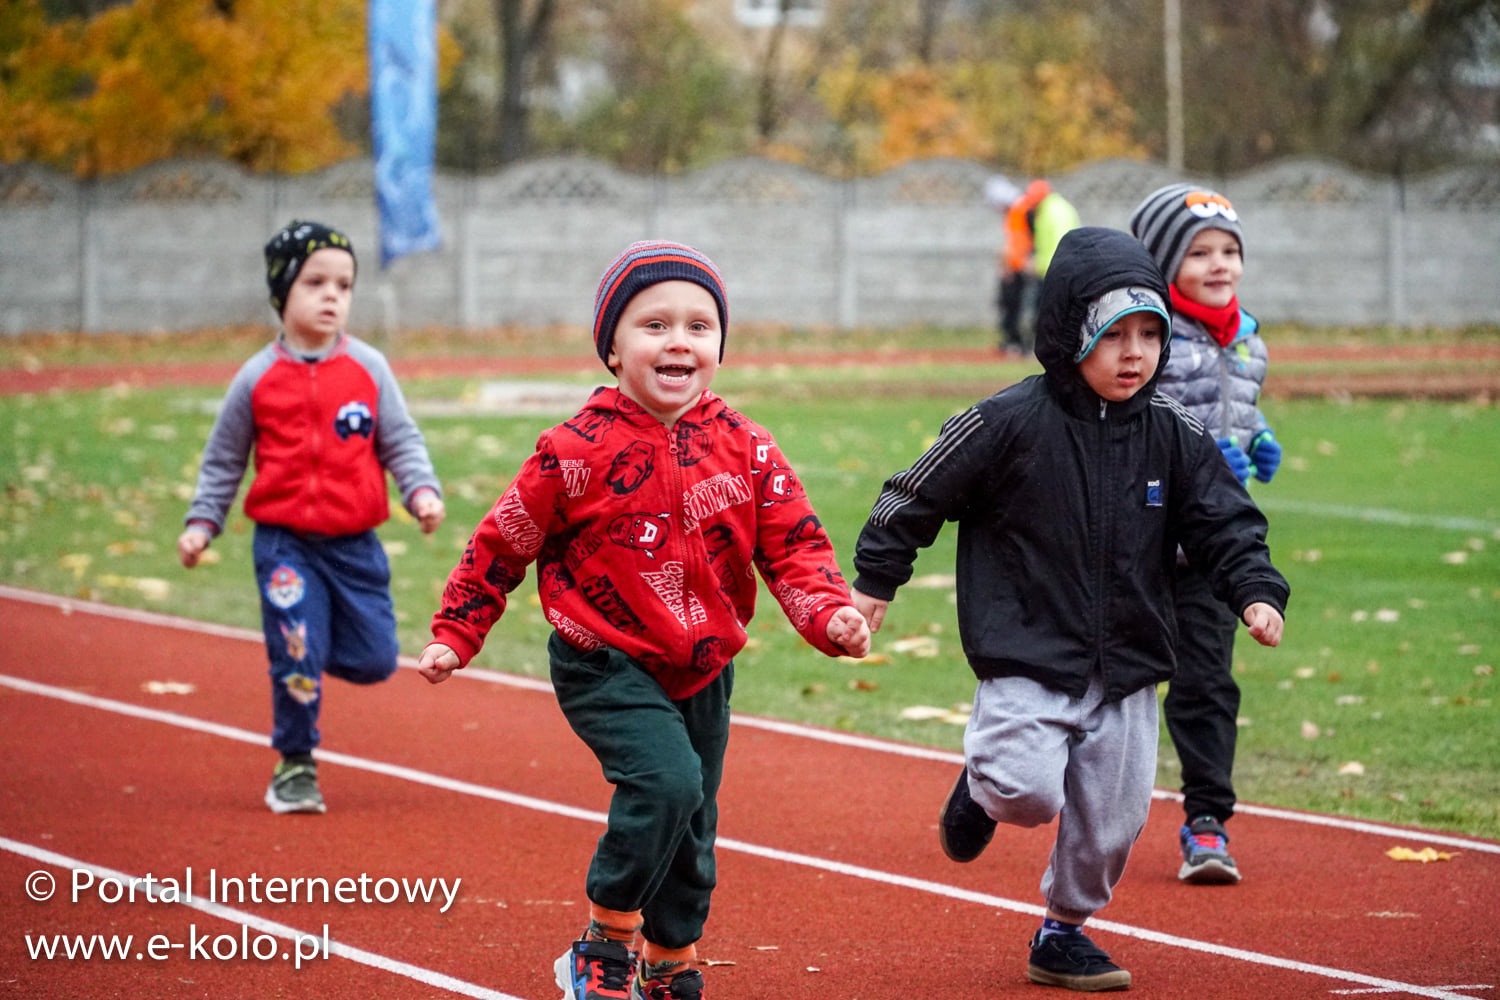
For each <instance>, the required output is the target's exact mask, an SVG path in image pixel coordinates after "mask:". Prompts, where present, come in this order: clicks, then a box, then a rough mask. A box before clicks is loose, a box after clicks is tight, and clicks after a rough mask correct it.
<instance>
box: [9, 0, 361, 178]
mask: <svg viewBox="0 0 1500 1000" xmlns="http://www.w3.org/2000/svg"><path fill="white" fill-rule="evenodd" d="M364 11H365V5H364V2H363V0H218V2H215V0H135V2H134V3H130V4H123V5H117V6H113V7H110V8H109V9H108V10H105V11H103V12H102V13H99V14H97V15H95V16H94V17H92V18H89V19H87V20H85V19H82V18H71V19H68V20H64V21H59V22H56V23H51V24H49V23H48V22H47V20H46V17H45V15H44V12H43V9H42V5H41V3H40V2H39V0H6V2H5V3H0V161H3V162H17V161H22V160H29V161H32V162H37V163H45V164H48V165H50V166H52V167H55V168H57V169H59V170H64V171H67V172H70V173H73V174H75V175H77V176H79V177H97V176H105V175H109V174H116V173H121V172H124V171H128V170H133V169H135V168H137V167H140V166H143V165H145V164H148V163H151V162H154V161H156V160H160V159H163V158H167V157H181V156H204V157H217V158H223V159H227V160H231V161H233V162H235V163H238V164H240V165H242V166H244V167H246V168H248V169H250V170H255V171H276V172H282V173H295V172H299V171H305V170H313V169H317V168H319V167H323V166H326V165H328V164H331V163H335V162H337V161H339V160H342V159H346V158H348V157H349V156H351V155H354V154H355V153H356V152H357V147H356V146H355V145H354V144H353V143H352V142H351V141H350V140H349V139H348V138H346V137H345V136H343V135H341V134H340V133H339V131H338V129H337V128H336V127H335V126H334V125H333V124H332V115H331V113H332V111H333V110H334V109H335V108H336V107H337V106H338V105H339V104H340V102H343V101H345V100H348V99H351V98H358V97H360V96H361V95H363V94H365V93H366V92H367V90H368V73H367V72H366V54H365V13H364Z"/></svg>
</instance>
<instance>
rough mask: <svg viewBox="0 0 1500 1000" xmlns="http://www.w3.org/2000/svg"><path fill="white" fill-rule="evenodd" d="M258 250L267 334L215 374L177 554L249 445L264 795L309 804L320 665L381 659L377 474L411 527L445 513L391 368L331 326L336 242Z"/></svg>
mask: <svg viewBox="0 0 1500 1000" xmlns="http://www.w3.org/2000/svg"><path fill="white" fill-rule="evenodd" d="M265 256H266V283H267V284H268V285H270V288H271V305H272V307H273V308H275V310H276V312H277V313H278V314H279V315H280V316H281V322H282V332H281V335H280V336H278V337H277V338H276V340H275V341H273V342H272V343H271V344H269V345H267V346H266V347H264V348H262V349H261V350H260V351H259V352H258V353H257V354H256V355H255V356H254V357H252V358H251V359H250V360H249V361H247V362H245V364H244V366H243V367H242V368H241V369H240V370H239V373H238V374H237V375H235V377H234V381H233V382H231V383H230V385H229V392H228V393H227V394H226V395H225V397H224V404H223V406H222V407H221V408H220V410H219V416H218V418H217V419H216V420H215V421H214V427H213V431H212V432H210V434H209V437H208V444H207V445H205V447H204V449H203V464H202V466H201V467H200V469H199V472H198V488H197V490H196V492H195V493H194V495H193V502H192V505H191V506H190V507H189V508H188V513H187V528H186V530H184V531H183V532H182V534H181V536H179V537H178V539H177V554H178V557H179V558H180V559H181V560H182V564H183V565H184V566H186V567H188V568H189V569H191V568H192V567H194V566H196V565H198V560H199V559H200V558H201V557H202V555H203V552H204V550H205V549H207V548H208V546H209V543H210V542H211V541H213V539H214V538H215V537H217V536H218V534H219V533H220V532H221V531H223V530H224V520H225V518H226V517H227V516H228V514H229V508H230V506H231V505H232V504H233V503H234V497H235V494H236V493H237V492H238V491H239V488H240V480H241V479H242V478H244V475H245V469H246V467H247V465H248V464H249V461H250V455H251V453H252V452H254V455H255V474H254V481H253V482H252V483H251V484H250V490H249V493H248V494H247V495H246V496H245V515H246V516H247V517H249V518H250V519H251V520H252V521H254V522H255V542H254V558H255V581H256V584H257V586H258V588H259V590H260V610H261V624H262V627H263V629H264V631H265V636H266V654H267V656H268V658H269V659H270V661H271V712H272V717H273V727H272V731H271V745H272V746H273V747H274V748H275V749H277V750H279V751H280V752H281V758H282V759H281V762H280V763H278V764H277V765H276V770H275V772H274V773H273V774H272V776H271V784H270V787H268V788H267V789H266V805H267V806H269V807H270V809H271V811H272V812H276V813H306V812H312V813H321V812H323V811H324V809H325V806H324V803H323V795H322V792H321V791H320V790H319V788H318V771H317V764H316V762H315V761H314V760H313V756H312V752H313V749H314V748H316V747H317V745H318V742H319V740H320V734H319V732H318V715H319V711H320V709H321V708H322V704H323V675H324V674H325V673H326V674H331V675H332V676H334V677H338V678H340V679H341V680H346V681H350V682H352V683H354V684H374V683H376V682H377V681H383V680H385V679H386V678H387V677H389V676H390V675H391V674H392V673H394V672H395V670H396V656H397V653H398V651H399V650H398V647H397V643H396V611H395V607H394V605H393V604H392V602H391V591H390V583H391V568H390V564H389V563H388V562H387V561H386V556H385V550H384V549H383V548H382V547H381V544H380V539H379V538H378V537H376V535H375V527H376V526H377V525H379V524H382V523H384V521H385V520H386V518H387V517H389V516H390V504H389V501H388V500H387V493H386V480H385V476H386V472H387V470H389V472H390V473H391V475H392V476H394V477H395V480H396V486H397V487H398V488H399V489H400V491H401V502H402V503H403V504H404V505H405V506H406V509H407V510H408V511H410V512H411V514H412V516H413V517H415V518H416V519H417V521H418V522H419V523H420V524H421V526H422V530H423V531H424V532H426V533H428V534H431V533H432V532H434V531H436V530H437V528H438V525H440V524H442V523H443V514H444V508H443V499H442V489H441V487H440V486H439V484H438V480H437V477H436V476H435V475H434V474H433V471H432V462H431V461H430V460H429V458H428V457H427V446H426V444H425V443H424V442H423V440H422V433H421V431H419V430H418V429H417V425H416V422H415V421H413V420H412V418H411V414H410V413H409V412H408V411H407V409H406V401H405V399H404V398H403V397H402V395H401V389H400V387H399V386H398V385H397V384H396V379H395V376H394V375H392V374H391V368H390V365H389V364H387V363H386V360H385V357H384V355H382V354H381V353H380V352H379V351H377V350H376V349H375V348H373V347H371V346H370V345H369V344H366V343H364V342H363V341H360V340H356V339H355V338H353V337H351V336H349V335H348V334H347V333H345V332H344V323H345V321H346V320H347V319H348V318H349V307H350V305H351V304H352V302H353V299H354V272H355V262H354V247H353V246H352V245H351V244H350V242H349V238H348V237H347V236H345V235H344V234H343V233H340V232H338V231H337V230H335V229H330V228H329V227H327V226H325V225H322V224H321V223H317V222H300V221H293V222H290V223H288V224H287V226H286V228H284V229H282V230H281V231H280V232H278V233H277V234H276V235H275V236H273V237H271V240H270V242H268V243H267V244H266V248H265Z"/></svg>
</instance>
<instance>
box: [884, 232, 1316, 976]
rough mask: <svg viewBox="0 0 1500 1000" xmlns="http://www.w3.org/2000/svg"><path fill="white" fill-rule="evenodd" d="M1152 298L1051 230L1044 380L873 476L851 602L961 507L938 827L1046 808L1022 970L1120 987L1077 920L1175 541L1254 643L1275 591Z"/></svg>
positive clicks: (1123, 762)
mask: <svg viewBox="0 0 1500 1000" xmlns="http://www.w3.org/2000/svg"><path fill="white" fill-rule="evenodd" d="M1168 301H1169V299H1168V293H1167V287H1166V283H1165V282H1164V281H1163V280H1162V277H1161V272H1160V270H1159V269H1158V268H1157V266H1156V263H1155V262H1154V261H1153V260H1152V258H1151V256H1150V254H1149V253H1147V252H1146V250H1145V248H1144V247H1142V246H1141V244H1140V243H1139V242H1138V241H1136V240H1135V239H1134V238H1133V237H1131V236H1129V235H1128V234H1126V233H1121V232H1116V231H1114V230H1108V229H1099V228H1084V229H1077V230H1074V231H1073V232H1071V233H1069V234H1068V235H1067V236H1065V237H1064V238H1063V241H1062V243H1061V245H1060V246H1059V247H1058V251H1057V256H1056V257H1055V258H1054V260H1053V263H1052V267H1051V269H1050V270H1049V271H1048V273H1047V278H1046V281H1045V282H1044V284H1043V286H1042V294H1041V304H1040V308H1039V311H1038V316H1037V346H1036V354H1037V358H1038V360H1040V361H1041V363H1042V366H1043V368H1044V369H1045V371H1044V373H1043V374H1041V375H1034V376H1031V377H1030V378H1027V379H1026V380H1024V381H1023V382H1021V383H1019V384H1018V385H1015V386H1012V387H1010V388H1008V389H1005V390H1003V391H1001V392H999V393H997V394H995V395H994V396H991V397H990V398H988V399H985V400H982V401H980V402H979V403H977V404H976V405H975V406H973V407H972V408H970V409H969V410H967V411H965V412H964V413H961V414H959V415H958V416H955V417H953V418H952V419H950V420H949V421H948V422H947V423H946V424H945V425H944V426H943V430H942V433H941V434H940V435H939V437H938V439H937V441H936V443H935V444H933V446H932V447H931V448H930V449H928V451H927V453H926V454H925V455H923V456H922V457H921V458H920V459H918V460H917V462H916V464H914V465H913V466H912V467H911V468H909V469H907V470H905V471H903V472H899V473H897V474H896V475H894V476H892V477H891V478H890V479H889V480H887V482H886V484H885V488H884V490H883V492H882V493H881V495H880V498H879V499H878V500H877V501H876V503H875V507H874V509H873V510H872V512H871V514H870V517H869V520H868V522H867V523H866V524H865V527H864V530H863V531H862V532H861V534H860V537H859V543H858V546H857V549H856V552H855V556H854V565H855V569H856V570H857V571H858V573H859V576H858V578H857V579H856V580H855V582H854V589H855V594H854V598H855V606H856V607H857V608H858V609H859V610H860V611H861V612H862V613H864V615H865V617H866V618H867V619H869V622H870V627H871V629H872V630H873V629H878V628H879V627H880V623H881V621H882V619H883V618H884V617H885V612H886V607H887V605H888V603H889V602H890V600H891V599H892V598H893V597H894V596H895V593H896V590H897V588H898V587H900V586H901V585H902V584H904V583H905V582H906V581H907V580H909V579H910V578H911V574H912V565H913V563H914V561H915V559H916V556H917V551H918V550H919V549H921V548H924V547H926V546H927V545H930V544H931V543H932V541H933V540H934V539H935V538H936V537H937V533H938V531H939V530H940V529H941V528H942V526H943V523H944V522H945V521H957V522H958V525H959V528H958V530H959V539H958V565H957V575H958V584H957V586H958V624H959V632H960V635H961V637H962V640H963V646H964V653H965V656H966V657H967V658H968V661H969V664H970V666H971V667H972V668H973V670H974V673H975V675H976V676H977V677H978V678H979V686H978V690H977V691H976V693H975V697H974V711H973V715H972V716H971V718H970V721H969V725H968V729H967V730H966V732H965V735H964V756H965V763H966V766H965V770H964V772H963V773H961V774H960V775H959V777H958V781H957V783H956V784H955V785H954V787H953V790H952V791H951V792H950V793H949V796H948V799H947V801H946V802H945V803H944V806H943V813H942V820H941V823H940V825H939V830H938V835H939V840H940V842H941V844H942V847H943V850H944V852H945V853H947V854H948V856H949V857H950V858H952V859H953V860H955V861H972V860H974V859H975V858H977V857H978V856H979V854H980V852H981V851H983V850H984V848H985V845H986V844H987V843H988V842H989V840H990V838H991V836H993V834H994V831H995V827H996V824H997V823H999V822H1005V823H1011V824H1014V825H1017V826H1026V827H1031V826H1039V825H1042V824H1044V823H1048V822H1050V821H1051V820H1052V819H1053V818H1055V817H1059V816H1060V821H1059V824H1058V832H1057V840H1056V843H1055V844H1054V846H1053V850H1052V858H1051V863H1050V864H1049V865H1048V868H1047V871H1046V874H1045V875H1043V877H1042V884H1041V889H1042V895H1043V897H1044V898H1045V900H1046V904H1047V915H1046V919H1045V920H1044V921H1043V924H1042V928H1041V929H1040V930H1039V931H1038V932H1037V934H1036V935H1035V936H1034V937H1033V938H1032V941H1031V955H1030V961H1029V964H1028V967H1027V975H1028V977H1029V978H1030V979H1031V980H1032V981H1033V982H1038V983H1043V984H1046V985H1053V986H1063V987H1067V988H1070V989H1075V990H1087V991H1094V990H1101V989H1120V988H1123V987H1126V986H1128V985H1129V984H1130V973H1129V972H1127V971H1125V970H1124V969H1121V968H1119V967H1117V966H1116V965H1114V964H1113V963H1112V962H1111V961H1110V959H1109V956H1108V955H1107V954H1105V953H1104V952H1103V951H1102V950H1100V949H1099V948H1098V947H1097V946H1095V945H1094V944H1093V942H1092V941H1090V940H1089V938H1088V937H1087V936H1086V935H1085V934H1084V933H1083V931H1082V925H1083V924H1084V922H1085V921H1086V920H1088V918H1089V917H1090V916H1092V915H1093V914H1094V913H1095V912H1096V911H1097V910H1099V909H1101V908H1102V907H1103V906H1104V905H1105V904H1106V903H1108V902H1109V899H1110V895H1111V892H1112V890H1113V888H1114V886H1115V884H1116V883H1117V882H1118V881H1119V879H1120V876H1121V875H1122V874H1123V873H1124V870H1125V862H1126V860H1127V858H1128V857H1129V855H1130V849H1131V846H1132V845H1133V844H1134V842H1135V839H1136V837H1137V836H1138V835H1139V834H1140V832H1141V829H1142V827H1143V826H1144V825H1145V822H1146V816H1147V812H1148V811H1149V808H1150V804H1151V788H1152V782H1153V780H1154V778H1155V773H1156V747H1157V738H1158V736H1157V732H1158V731H1157V702H1156V685H1157V684H1158V683H1159V682H1161V681H1165V680H1168V679H1170V678H1171V676H1172V673H1173V671H1174V669H1175V661H1174V657H1173V646H1174V641H1175V638H1176V637H1175V635H1174V632H1175V619H1174V614H1173V607H1172V579H1173V574H1174V573H1175V571H1176V563H1177V548H1178V546H1179V545H1181V546H1182V548H1183V550H1184V551H1185V552H1187V553H1188V555H1189V558H1190V559H1191V560H1192V562H1193V564H1194V565H1195V566H1198V567H1199V568H1200V569H1201V570H1202V571H1203V573H1204V574H1205V576H1206V577H1207V578H1208V580H1209V582H1210V584H1211V586H1212V587H1213V591H1214V594H1215V595H1216V596H1217V597H1218V598H1219V599H1220V600H1222V601H1223V602H1224V603H1225V604H1226V605H1227V606H1229V608H1230V609H1231V610H1232V611H1234V612H1235V613H1236V614H1237V615H1238V616H1239V617H1240V618H1241V619H1242V620H1243V621H1244V622H1245V624H1246V625H1247V626H1248V627H1249V631H1250V635H1251V636H1252V637H1253V638H1254V639H1256V641H1258V642H1260V643H1262V644H1263V645H1267V646H1274V645H1276V644H1277V643H1279V642H1280V640H1281V633H1282V624H1283V622H1282V613H1283V611H1284V609H1285V607H1286V602H1287V597H1288V594H1289V588H1288V587H1287V583H1286V580H1285V579H1284V578H1283V577H1282V576H1281V574H1280V573H1278V572H1277V571H1276V569H1275V567H1274V566H1272V565H1271V559H1270V553H1269V550H1268V549H1267V547H1266V541H1265V538H1266V521H1265V518H1264V517H1262V516H1261V513H1260V511H1259V510H1257V509H1256V506H1255V504H1254V503H1253V502H1252V501H1251V500H1250V497H1249V494H1247V493H1246V492H1245V489H1244V487H1243V486H1241V485H1240V483H1239V482H1238V481H1237V480H1236V479H1235V478H1234V476H1233V474H1232V473H1231V472H1230V471H1229V467H1228V466H1227V465H1226V464H1225V462H1224V459H1223V457H1222V456H1221V455H1220V453H1219V449H1218V447H1217V445H1215V443H1214V439H1213V437H1212V436H1210V435H1209V434H1207V433H1205V431H1204V428H1203V425H1202V424H1201V423H1199V422H1198V421H1197V420H1196V419H1194V418H1193V417H1192V416H1191V415H1190V414H1188V413H1187V412H1186V411H1185V410H1184V409H1183V408H1182V407H1181V406H1179V405H1178V404H1176V403H1174V402H1173V401H1172V400H1170V399H1169V398H1167V397H1165V396H1162V395H1160V394H1158V393H1157V392H1156V391H1155V385H1156V381H1157V378H1158V376H1159V374H1160V372H1161V369H1162V367H1163V365H1164V363H1165V361H1166V359H1167V353H1168V349H1169V347H1168V341H1169V330H1170V320H1169V318H1168V308H1167V303H1168Z"/></svg>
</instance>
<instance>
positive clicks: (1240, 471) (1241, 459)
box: [1217, 438, 1250, 486]
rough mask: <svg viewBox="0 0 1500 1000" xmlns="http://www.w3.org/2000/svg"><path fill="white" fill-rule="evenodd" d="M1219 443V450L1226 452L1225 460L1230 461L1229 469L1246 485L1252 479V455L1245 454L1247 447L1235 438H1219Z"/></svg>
mask: <svg viewBox="0 0 1500 1000" xmlns="http://www.w3.org/2000/svg"><path fill="white" fill-rule="evenodd" d="M1217 443H1218V445H1219V450H1220V451H1222V452H1223V453H1224V461H1226V462H1228V463H1229V471H1230V472H1232V473H1234V478H1236V479H1238V480H1239V481H1240V485H1241V486H1244V485H1245V484H1246V483H1248V482H1249V481H1250V456H1249V455H1247V454H1245V449H1243V448H1241V447H1240V446H1239V444H1238V443H1237V442H1236V441H1235V439H1234V438H1219V440H1218V442H1217Z"/></svg>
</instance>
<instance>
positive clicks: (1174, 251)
mask: <svg viewBox="0 0 1500 1000" xmlns="http://www.w3.org/2000/svg"><path fill="white" fill-rule="evenodd" d="M1205 229H1222V230H1224V231H1225V232H1226V233H1232V234H1233V235H1234V238H1235V240H1237V241H1238V242H1239V245H1240V253H1241V254H1243V253H1244V252H1245V234H1244V233H1243V232H1241V231H1240V217H1239V214H1238V213H1236V212H1235V210H1234V206H1233V205H1231V204H1229V199H1228V198H1226V197H1224V196H1223V195H1221V194H1219V193H1218V192H1216V191H1210V190H1209V189H1208V188H1202V187H1196V186H1194V185H1192V184H1168V185H1167V186H1166V187H1164V188H1158V189H1157V190H1155V191H1153V192H1151V193H1150V194H1149V195H1147V196H1146V200H1145V201H1143V202H1141V203H1140V204H1139V205H1137V206H1136V209H1135V211H1134V212H1132V213H1131V214H1130V231H1131V232H1132V233H1134V234H1135V237H1136V239H1138V240H1140V241H1141V242H1142V243H1144V244H1145V245H1146V249H1147V250H1149V251H1150V252H1151V256H1152V257H1154V258H1155V259H1156V264H1157V266H1158V267H1160V268H1161V276H1162V277H1163V278H1166V279H1167V284H1169V285H1170V284H1173V283H1175V282H1176V281H1177V269H1178V268H1179V267H1181V266H1182V258H1183V257H1184V256H1185V255H1186V254H1187V248H1188V245H1189V244H1190V243H1192V242H1193V237H1194V236H1197V235H1198V234H1199V233H1201V232H1203V230H1205Z"/></svg>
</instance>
